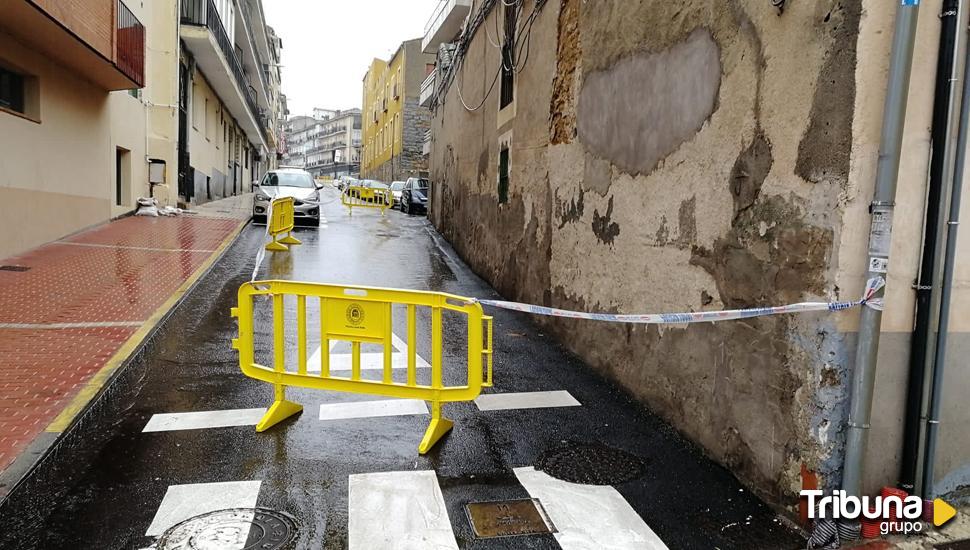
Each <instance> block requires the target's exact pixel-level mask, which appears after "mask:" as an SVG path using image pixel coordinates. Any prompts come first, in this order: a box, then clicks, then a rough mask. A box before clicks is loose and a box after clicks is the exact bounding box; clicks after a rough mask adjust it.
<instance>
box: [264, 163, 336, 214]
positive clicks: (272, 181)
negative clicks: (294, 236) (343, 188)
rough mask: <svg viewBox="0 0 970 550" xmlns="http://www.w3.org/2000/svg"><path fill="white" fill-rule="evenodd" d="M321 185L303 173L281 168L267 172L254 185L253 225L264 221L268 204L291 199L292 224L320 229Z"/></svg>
mask: <svg viewBox="0 0 970 550" xmlns="http://www.w3.org/2000/svg"><path fill="white" fill-rule="evenodd" d="M321 188H323V184H321V183H319V182H317V181H316V180H314V179H313V176H311V175H310V173H309V172H307V171H306V170H300V169H298V168H281V169H279V170H270V171H269V172H266V174H265V175H264V176H263V179H261V180H259V181H258V182H254V183H253V191H254V193H255V195H254V196H253V221H259V222H264V223H265V221H266V213H267V212H268V211H269V203H270V201H272V200H273V199H275V198H278V197H293V210H294V214H295V221H296V222H297V223H300V221H301V220H303V221H309V222H311V223H312V224H313V225H320V204H319V203H320V189H321Z"/></svg>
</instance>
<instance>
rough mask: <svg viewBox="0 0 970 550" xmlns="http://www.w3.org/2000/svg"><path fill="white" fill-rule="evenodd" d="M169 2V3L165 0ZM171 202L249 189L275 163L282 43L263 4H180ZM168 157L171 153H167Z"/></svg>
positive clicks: (250, 0) (249, 0) (239, 0)
mask: <svg viewBox="0 0 970 550" xmlns="http://www.w3.org/2000/svg"><path fill="white" fill-rule="evenodd" d="M170 1H171V0H170ZM172 5H178V6H179V30H178V41H179V42H178V44H179V45H180V49H179V51H180V54H179V59H178V64H177V65H176V66H174V67H172V66H170V69H171V70H174V71H175V73H174V74H173V75H171V76H169V77H168V80H171V79H172V78H173V77H174V79H175V80H176V81H177V82H178V83H179V87H178V93H177V96H176V97H175V98H173V100H174V101H173V103H174V104H176V105H178V118H177V120H174V121H170V122H169V124H170V125H171V124H173V123H174V124H175V125H176V127H177V132H178V133H177V139H176V140H175V151H174V153H175V159H176V163H175V165H176V166H177V175H176V178H175V181H177V191H176V192H172V193H171V195H170V196H171V198H172V199H175V196H176V193H177V198H178V200H179V201H180V202H182V203H196V204H197V203H203V202H207V201H209V200H215V199H219V198H222V197H226V196H231V195H235V194H239V193H242V192H246V191H248V190H249V189H250V186H251V183H252V182H253V181H255V180H257V179H259V177H260V176H261V175H262V174H263V173H264V172H265V171H266V170H267V169H271V168H274V167H276V166H277V165H278V161H279V154H280V149H281V138H280V130H281V123H280V120H281V117H283V116H285V115H283V112H284V107H283V104H282V99H281V92H280V81H281V74H280V63H279V62H280V52H281V48H282V41H281V40H280V39H279V38H278V37H277V36H276V34H275V32H273V30H272V29H271V28H269V27H268V26H267V25H266V21H265V18H264V15H263V11H262V1H261V0H181V2H173V4H172ZM169 152H170V153H171V151H169Z"/></svg>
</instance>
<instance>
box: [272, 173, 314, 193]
mask: <svg viewBox="0 0 970 550" xmlns="http://www.w3.org/2000/svg"><path fill="white" fill-rule="evenodd" d="M263 185H265V186H267V187H303V188H306V189H312V188H313V187H314V185H313V178H311V177H310V174H301V173H299V172H293V173H288V172H270V173H269V174H266V177H265V178H263Z"/></svg>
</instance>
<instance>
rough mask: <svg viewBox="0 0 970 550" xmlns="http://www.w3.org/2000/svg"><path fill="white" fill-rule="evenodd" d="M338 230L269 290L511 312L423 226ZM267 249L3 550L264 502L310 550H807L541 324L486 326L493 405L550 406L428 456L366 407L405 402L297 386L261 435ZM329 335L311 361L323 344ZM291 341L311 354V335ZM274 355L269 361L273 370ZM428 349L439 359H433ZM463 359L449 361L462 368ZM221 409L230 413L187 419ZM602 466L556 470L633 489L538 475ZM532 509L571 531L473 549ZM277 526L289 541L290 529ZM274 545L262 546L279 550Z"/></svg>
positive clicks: (458, 432) (169, 349)
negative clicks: (559, 458) (315, 290)
mask: <svg viewBox="0 0 970 550" xmlns="http://www.w3.org/2000/svg"><path fill="white" fill-rule="evenodd" d="M323 195H324V197H323V199H322V201H323V202H325V203H326V202H327V201H333V200H334V199H335V198H336V197H337V191H336V190H334V189H332V188H329V187H328V188H327V189H326V190H325V191H324V192H323ZM323 217H324V219H323V220H322V224H321V227H320V228H319V230H318V229H316V228H307V229H301V230H298V231H297V232H296V233H295V235H296V236H297V237H298V238H299V239H300V240H302V242H303V244H302V245H301V246H293V247H291V251H290V252H277V253H267V256H266V258H265V260H264V262H263V264H262V266H261V267H260V269H259V274H258V279H287V280H300V281H309V282H328V283H338V284H353V285H372V286H381V287H396V288H405V289H416V290H436V291H444V292H449V293H454V294H458V295H462V296H472V297H479V298H495V297H497V296H498V295H497V294H496V293H495V292H494V291H493V290H492V289H491V288H490V287H489V286H488V285H487V284H485V283H484V282H483V281H482V280H481V279H479V278H478V277H477V276H476V275H475V274H474V273H472V272H471V271H470V270H469V269H468V267H466V266H465V265H464V264H463V263H462V262H461V261H460V259H459V258H458V256H457V254H456V253H455V252H454V251H453V250H451V249H450V247H449V246H448V245H447V244H446V243H445V242H444V240H443V239H441V238H440V237H439V236H438V235H437V233H436V232H435V231H434V229H433V228H432V227H431V226H430V224H429V223H428V221H427V220H426V219H425V218H424V217H423V216H422V217H417V216H407V215H405V214H402V213H401V212H399V211H388V212H387V214H386V216H384V217H382V216H381V215H380V214H379V212H377V211H376V210H364V209H355V211H354V212H353V215H352V216H351V215H348V213H347V211H346V209H345V208H343V207H342V206H341V205H340V203H339V201H338V202H329V203H327V204H326V205H325V206H323ZM265 242H266V236H265V234H264V228H263V227H262V226H256V225H252V224H251V225H249V226H247V227H246V228H245V229H244V230H243V232H242V233H241V235H240V236H239V238H238V239H237V240H236V242H235V243H234V244H233V245H232V246H231V247H230V248H229V249H228V250H227V252H226V253H225V255H224V256H223V257H222V258H221V259H220V260H218V261H217V263H216V264H215V265H214V266H213V269H212V270H211V271H210V272H209V273H208V274H207V275H205V276H204V277H203V278H202V279H201V281H200V283H199V284H198V285H197V286H196V287H195V288H194V290H192V291H191V293H190V294H189V295H188V296H187V298H186V299H185V301H184V302H183V303H182V304H181V305H180V306H179V307H178V308H177V309H176V310H175V311H174V313H173V314H172V315H171V317H169V318H168V319H167V320H166V321H165V322H164V324H162V325H161V326H160V328H159V330H158V331H157V332H156V333H155V334H154V336H153V337H152V338H151V339H150V341H149V342H148V343H147V345H146V346H145V347H144V348H143V349H142V350H141V351H140V352H138V353H137V355H136V356H135V358H134V360H133V362H132V363H131V364H130V365H129V366H128V367H127V368H126V369H125V370H124V371H123V372H122V373H121V374H120V377H119V378H118V380H116V381H115V382H114V383H113V384H112V385H111V387H110V391H109V392H108V393H106V394H105V395H104V396H103V397H102V398H101V399H100V400H99V401H97V402H96V403H95V405H94V406H93V408H92V409H91V410H90V411H89V412H88V413H87V415H86V416H84V417H82V418H81V419H80V422H79V423H77V424H76V425H75V426H74V427H73V428H72V429H71V430H70V431H69V432H67V433H66V434H65V436H64V437H63V438H62V440H61V441H60V443H59V444H58V446H57V447H56V448H55V449H54V451H53V452H52V453H51V454H50V455H49V456H48V458H47V459H46V460H44V461H43V462H42V463H40V465H39V466H38V467H37V468H36V469H35V470H34V471H33V472H32V473H31V474H30V475H29V477H28V478H27V479H26V480H25V481H24V482H23V483H22V484H21V485H20V486H19V487H18V488H17V489H16V490H15V491H14V492H13V493H12V494H11V495H10V497H9V499H7V500H6V501H5V502H4V503H3V506H2V508H0V517H3V519H4V527H3V529H2V530H0V547H2V548H5V549H6V548H10V549H28V548H37V549H45V550H49V549H59V548H64V549H68V548H71V549H74V548H102V549H115V548H129V549H141V548H148V547H151V545H152V544H155V543H156V540H157V537H159V536H161V535H163V533H165V531H166V530H167V529H169V528H170V527H172V526H173V525H175V524H177V523H178V522H180V521H182V520H184V519H187V518H189V517H192V516H196V515H199V514H202V513H205V512H210V511H214V510H221V509H227V508H252V507H253V506H257V507H259V508H266V509H269V510H274V511H278V512H283V513H284V514H287V515H289V516H290V517H291V518H292V520H293V523H294V525H295V542H293V543H292V547H293V548H351V549H354V550H365V549H370V548H378V547H381V541H388V540H394V541H397V542H398V543H399V544H397V545H396V546H395V547H397V548H415V549H418V548H454V547H456V545H457V547H458V548H463V549H465V548H476V549H477V548H559V547H561V548H567V549H579V548H590V549H592V548H614V547H615V548H632V547H640V548H663V547H669V548H722V549H724V548H746V549H750V548H798V547H800V546H802V545H803V544H804V543H803V542H802V538H801V537H800V536H799V535H798V534H797V533H796V532H794V531H793V530H791V529H790V528H788V527H786V525H787V524H786V523H785V522H784V520H782V519H781V518H779V517H778V516H776V515H775V514H774V513H773V512H772V511H771V510H770V509H769V508H768V507H767V506H765V505H764V504H763V503H762V502H761V501H760V500H759V499H758V498H756V497H755V496H754V495H753V494H751V493H750V492H748V491H747V490H746V489H744V488H743V487H742V485H741V484H739V483H738V482H737V481H736V480H735V478H734V477H733V476H732V475H731V474H730V473H729V472H728V471H727V470H725V469H724V468H722V467H720V466H718V465H716V464H715V463H713V462H711V461H709V460H708V459H706V458H705V457H704V456H703V454H702V452H701V451H700V450H699V449H698V448H697V447H695V446H694V445H692V444H690V443H688V442H687V441H686V440H685V439H683V438H682V437H681V436H680V435H679V434H678V433H677V432H676V431H675V430H673V429H672V428H671V427H669V426H668V425H666V424H664V423H663V422H662V421H661V420H659V419H658V418H657V417H656V416H654V415H652V414H651V413H649V412H648V411H647V410H645V409H644V408H643V407H642V406H641V405H639V404H638V403H636V402H635V401H634V400H633V399H632V398H631V397H629V396H628V395H627V394H625V393H624V392H622V391H620V390H619V389H618V388H617V387H616V386H615V385H613V384H611V383H610V382H608V381H606V380H603V379H602V378H599V377H598V376H596V375H594V374H592V371H591V370H590V369H588V368H587V367H585V366H584V365H583V364H582V363H581V362H580V361H579V360H578V359H577V358H576V357H574V356H572V355H571V354H569V353H567V352H566V351H564V350H563V349H562V348H561V347H560V346H559V345H558V344H556V343H555V342H554V341H552V340H551V339H549V338H547V337H545V336H544V335H543V333H542V331H541V330H539V329H537V327H536V325H534V324H533V322H532V321H531V320H530V318H529V316H527V315H525V314H519V313H510V312H504V311H488V313H489V314H493V315H494V317H495V321H494V323H495V331H494V349H495V358H494V359H495V363H494V370H495V387H494V388H490V389H487V390H485V391H484V394H487V395H495V394H517V393H523V392H549V393H542V394H539V393H531V394H530V395H526V396H506V398H505V399H499V400H493V401H487V400H482V399H480V400H479V401H478V404H477V405H476V404H475V403H456V404H450V405H447V406H446V407H445V411H446V415H447V416H448V417H449V418H451V419H453V420H454V421H455V427H454V429H453V430H452V432H451V433H450V434H448V435H447V436H446V437H445V438H444V439H443V440H442V441H441V442H439V443H438V445H437V446H436V447H435V448H433V449H432V450H431V452H429V453H428V454H427V455H425V456H419V455H418V453H417V444H418V442H419V440H420V438H421V435H422V434H423V432H424V429H425V427H426V425H427V420H428V414H427V413H426V412H422V411H421V410H417V411H414V410H404V409H400V408H398V407H394V406H387V407H385V409H383V410H384V412H379V411H377V412H375V411H376V408H375V407H373V406H367V405H360V404H359V403H358V402H361V401H376V400H386V399H384V398H380V397H368V396H361V395H348V394H341V393H336V392H321V391H312V390H306V389H298V388H290V389H289V390H288V398H289V399H291V400H293V401H295V402H297V403H300V404H302V405H303V406H304V412H303V413H302V414H301V415H300V416H298V417H295V418H293V419H289V420H287V421H285V422H283V423H282V424H280V425H278V426H275V427H274V428H271V429H270V430H268V431H266V432H264V433H256V432H255V430H254V427H253V426H254V425H255V423H256V421H257V420H258V419H259V417H260V416H261V415H262V412H263V411H262V410H261V409H263V408H265V407H267V406H268V405H269V404H270V403H271V400H272V388H271V387H270V386H269V385H267V384H263V383H261V382H257V381H254V380H251V379H248V378H246V377H245V376H244V375H243V374H242V373H241V372H240V369H239V365H238V355H237V353H236V352H235V351H233V350H232V349H231V347H230V341H231V339H232V338H234V337H235V335H236V324H235V320H234V319H232V318H231V317H230V308H231V307H233V306H234V305H235V302H236V291H237V290H238V288H239V286H240V285H241V284H242V283H244V282H246V281H248V280H249V278H250V274H251V272H252V269H253V265H254V259H255V257H256V254H257V251H258V250H259V249H260V247H262V246H263V244H265ZM311 317H312V315H311ZM398 321H402V320H401V319H397V318H396V317H395V322H394V326H395V332H396V333H397V335H398V336H399V337H400V338H401V339H402V340H403V339H404V338H405V335H404V334H402V333H400V332H398V330H397V327H398ZM310 322H311V323H312V322H313V321H312V319H311V321H310ZM422 322H423V323H425V325H423V326H426V324H427V322H428V321H427V319H423V320H422ZM576 322H582V321H576ZM422 328H423V327H422ZM445 330H446V332H449V331H450V330H451V329H449V327H448V326H447V325H446V328H445ZM257 331H259V327H257ZM312 332H313V331H311V335H310V339H309V342H308V350H309V351H308V353H312V352H313V350H315V349H318V348H319V336H317V337H316V340H314V338H315V337H314V336H313V335H312ZM418 333H419V334H422V330H421V328H419V330H418ZM446 336H447V334H446ZM287 340H288V351H289V352H292V351H293V350H292V347H293V344H292V342H293V341H295V339H294V338H287ZM402 343H403V342H401V341H399V342H398V343H397V344H396V347H403V346H402V345H401V344H402ZM257 346H258V347H257V356H258V357H259V356H264V357H265V356H267V355H269V354H270V350H269V348H268V347H267V346H262V347H260V346H259V344H257ZM422 346H423V344H418V354H419V356H421V357H422V358H425V359H429V358H428V356H427V350H426V349H423V347H422ZM365 351H367V350H365ZM398 351H401V350H398ZM332 353H334V354H339V353H341V349H340V347H339V346H337V347H336V348H334V349H333V352H332ZM344 353H345V352H344ZM460 353H461V350H456V349H451V348H448V349H447V350H446V356H447V357H448V358H450V357H452V355H457V354H460ZM317 361H319V360H317ZM351 403H358V406H356V407H354V406H353V405H348V404H351ZM532 407H539V408H532ZM253 409H256V410H255V411H254V410H253ZM398 409H400V410H398ZM220 411H222V412H220ZM388 411H391V412H388ZM202 412H208V413H210V414H207V415H195V416H188V417H187V416H184V415H183V416H177V415H179V414H180V413H202ZM173 415H176V416H173ZM381 415H383V416H381ZM321 418H327V419H326V420H322V419H321ZM584 446H587V447H584ZM582 448H586V449H590V448H591V449H593V450H595V451H598V452H599V454H595V453H593V454H585V455H582V456H583V457H593V458H592V459H587V460H585V461H584V460H582V459H577V457H580V454H578V453H574V454H572V455H567V456H572V457H574V460H575V461H574V462H572V463H570V462H569V461H568V460H566V461H565V462H560V463H559V465H558V466H559V467H560V468H561V469H563V470H564V471H567V472H569V471H574V472H580V473H582V472H585V475H594V476H595V477H597V478H601V479H609V478H610V477H611V476H616V477H617V479H620V481H618V482H615V483H612V484H609V485H600V486H594V485H583V484H573V483H566V482H563V481H559V480H557V479H555V478H553V477H551V476H549V475H546V474H545V473H543V472H539V471H537V470H534V469H533V468H534V467H535V466H536V465H537V461H539V458H540V456H543V454H544V453H547V452H548V451H552V450H556V449H567V450H569V449H572V450H576V449H582ZM620 451H622V452H620ZM596 457H600V458H599V459H597V458H596ZM584 462H585V463H584ZM624 478H625V480H624ZM210 484H215V485H210ZM438 488H440V489H438ZM530 497H531V498H538V499H539V502H540V503H541V505H542V507H543V508H544V509H545V511H546V513H547V514H548V516H549V519H550V520H551V522H552V523H553V524H554V525H555V527H556V529H557V530H558V534H556V535H551V534H545V535H529V536H518V537H511V538H492V539H480V538H476V537H475V535H474V533H473V531H472V527H471V524H470V523H469V519H468V515H467V513H466V510H465V506H466V504H468V503H472V502H483V501H497V500H508V499H521V498H530ZM403 503H408V506H405V505H404V504H403ZM442 503H443V504H444V507H445V510H440V509H439V506H440V505H441V504H442ZM444 511H446V512H447V514H444V513H443V512H444ZM257 519H259V518H257ZM257 524H259V522H257V523H255V524H254V525H257ZM262 525H263V526H264V527H265V526H266V525H269V526H270V527H269V529H268V530H267V532H269V531H272V530H273V529H274V527H273V525H276V524H273V523H271V522H270V523H265V522H264V523H263V524H262ZM275 528H276V529H278V530H279V529H282V530H286V529H288V528H289V527H279V526H278V525H277V527H275ZM246 529H247V530H248V529H249V527H248V524H247V526H246ZM256 531H258V529H257V528H255V527H254V528H253V530H252V531H251V532H250V533H249V541H250V544H253V546H246V548H250V547H252V548H257V547H258V548H263V546H258V545H256V541H257V539H259V537H260V536H261V535H260V534H259V533H257V532H256ZM630 537H633V538H632V539H631V538H630ZM630 540H637V541H640V543H638V545H637V546H631V544H630V542H629V541H630ZM172 547H175V546H172ZM178 547H179V548H182V546H178ZM184 547H185V548H191V547H194V546H190V545H189V543H186V546H184ZM275 547H276V546H266V548H275Z"/></svg>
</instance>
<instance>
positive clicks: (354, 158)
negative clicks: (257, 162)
mask: <svg viewBox="0 0 970 550" xmlns="http://www.w3.org/2000/svg"><path fill="white" fill-rule="evenodd" d="M285 134H286V151H287V153H286V155H285V156H284V158H283V161H282V162H283V164H285V165H287V166H300V167H303V168H305V169H306V170H307V171H309V172H310V173H311V174H313V175H314V177H320V178H336V177H338V176H349V175H355V174H358V173H359V172H360V152H361V114H360V109H356V108H355V109H346V110H343V111H341V110H333V109H314V110H313V115H312V116H296V117H292V118H291V119H290V120H289V121H288V122H287V125H286V132H285Z"/></svg>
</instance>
